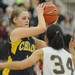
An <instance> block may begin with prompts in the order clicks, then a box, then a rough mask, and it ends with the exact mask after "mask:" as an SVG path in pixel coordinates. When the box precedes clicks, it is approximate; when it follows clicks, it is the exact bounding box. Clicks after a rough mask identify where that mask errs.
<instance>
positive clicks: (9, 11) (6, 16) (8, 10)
mask: <svg viewBox="0 0 75 75" xmlns="http://www.w3.org/2000/svg"><path fill="white" fill-rule="evenodd" d="M12 11H13V7H12V6H8V7H7V8H6V12H5V14H4V17H3V20H4V25H9V19H10V16H11V14H12Z"/></svg>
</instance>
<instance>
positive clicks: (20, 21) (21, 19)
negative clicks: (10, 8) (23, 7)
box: [16, 11, 29, 27]
mask: <svg viewBox="0 0 75 75" xmlns="http://www.w3.org/2000/svg"><path fill="white" fill-rule="evenodd" d="M16 25H17V26H18V27H29V13H28V12H27V11H23V12H22V13H20V14H19V16H18V17H17V18H16Z"/></svg>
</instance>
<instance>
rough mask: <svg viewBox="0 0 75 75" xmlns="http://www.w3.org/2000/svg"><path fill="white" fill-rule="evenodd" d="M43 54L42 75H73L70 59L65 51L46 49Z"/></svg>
mask: <svg viewBox="0 0 75 75" xmlns="http://www.w3.org/2000/svg"><path fill="white" fill-rule="evenodd" d="M43 52H44V58H43V75H74V66H73V63H72V58H71V55H70V53H68V52H67V51H66V50H64V49H61V50H59V51H57V50H54V49H53V48H51V47H46V48H43Z"/></svg>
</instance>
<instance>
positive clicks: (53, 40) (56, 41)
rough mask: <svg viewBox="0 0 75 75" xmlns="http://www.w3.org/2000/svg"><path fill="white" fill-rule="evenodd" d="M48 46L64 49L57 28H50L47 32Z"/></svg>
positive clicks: (61, 35) (59, 31)
mask: <svg viewBox="0 0 75 75" xmlns="http://www.w3.org/2000/svg"><path fill="white" fill-rule="evenodd" d="M47 37H48V41H49V42H48V45H49V46H51V47H52V48H54V49H57V50H60V49H61V48H64V39H63V33H62V31H61V29H60V27H58V26H51V27H49V28H48V30H47Z"/></svg>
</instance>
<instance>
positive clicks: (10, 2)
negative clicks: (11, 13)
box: [3, 0, 15, 6]
mask: <svg viewBox="0 0 75 75" xmlns="http://www.w3.org/2000/svg"><path fill="white" fill-rule="evenodd" d="M14 3H15V0H3V4H5V5H7V6H8V5H13V4H14Z"/></svg>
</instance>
